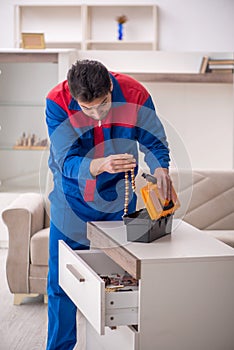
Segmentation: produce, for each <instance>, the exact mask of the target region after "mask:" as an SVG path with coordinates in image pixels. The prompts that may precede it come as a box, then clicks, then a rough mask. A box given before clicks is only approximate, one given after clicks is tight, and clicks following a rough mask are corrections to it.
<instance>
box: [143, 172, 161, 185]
mask: <svg viewBox="0 0 234 350" xmlns="http://www.w3.org/2000/svg"><path fill="white" fill-rule="evenodd" d="M141 176H143V177H144V179H146V181H149V182H152V183H153V184H156V183H157V179H156V178H155V177H154V176H153V175H150V174H146V173H143V174H142V175H141Z"/></svg>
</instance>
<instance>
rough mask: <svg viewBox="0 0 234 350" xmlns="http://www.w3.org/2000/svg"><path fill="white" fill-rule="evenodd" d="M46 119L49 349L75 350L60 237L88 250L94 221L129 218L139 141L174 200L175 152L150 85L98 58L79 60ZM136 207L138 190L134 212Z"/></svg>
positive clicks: (52, 96) (52, 98)
mask: <svg viewBox="0 0 234 350" xmlns="http://www.w3.org/2000/svg"><path fill="white" fill-rule="evenodd" d="M46 122H47V126H48V133H49V137H50V144H51V148H50V159H49V166H50V169H51V170H52V173H53V179H54V189H53V191H52V193H51V194H50V202H51V213H50V215H51V226H50V247H49V275H48V340H47V350H52V349H56V350H58V349H61V350H62V349H64V350H70V349H73V348H74V346H75V343H76V307H75V305H74V304H73V303H72V301H71V300H70V299H69V298H68V297H67V296H66V294H65V293H64V292H63V290H62V289H61V288H60V287H59V285H58V240H59V239H62V240H64V241H65V242H66V243H67V244H68V245H69V246H70V247H71V248H73V249H88V248H89V241H88V240H87V237H86V223H87V222H88V221H95V220H102V221H103V220H110V221H111V220H122V216H123V208H124V175H125V172H130V171H132V169H134V172H135V175H136V174H137V170H138V165H137V163H138V146H139V148H140V150H141V151H142V152H144V154H145V162H146V163H147V164H148V166H149V167H150V171H151V173H152V174H153V175H154V176H155V177H156V178H157V182H158V186H159V187H161V190H162V191H163V193H164V197H165V198H168V199H170V197H171V194H170V188H171V181H170V177H169V174H168V166H169V150H168V145H167V141H166V136H165V132H164V129H163V126H162V124H161V122H160V121H159V119H158V117H157V115H156V112H155V109H154V105H153V102H152V99H151V97H150V95H149V93H148V92H147V90H146V89H145V88H144V87H143V86H142V85H141V84H140V83H138V82H137V81H136V80H134V79H132V78H130V77H128V76H126V75H123V74H119V73H113V72H108V70H107V68H106V67H105V66H104V65H103V64H102V63H100V62H97V61H91V60H83V61H77V62H76V63H75V64H74V65H73V66H72V67H71V69H70V70H69V72H68V75H67V80H66V81H64V82H62V83H60V84H59V85H57V86H56V87H55V88H54V89H53V90H52V91H51V92H50V93H49V94H48V96H47V100H46ZM135 207H136V195H135V194H134V193H133V191H131V190H130V193H129V203H128V211H129V212H134V211H135Z"/></svg>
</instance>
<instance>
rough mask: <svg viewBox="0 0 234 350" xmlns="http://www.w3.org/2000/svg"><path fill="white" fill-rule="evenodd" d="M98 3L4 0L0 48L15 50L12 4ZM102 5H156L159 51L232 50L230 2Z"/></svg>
mask: <svg viewBox="0 0 234 350" xmlns="http://www.w3.org/2000/svg"><path fill="white" fill-rule="evenodd" d="M40 3H44V4H59V3H73V4H76V3H78V4H80V3H92V4H95V3H100V1H99V0H92V1H87V0H86V1H85V0H83V1H74V0H73V1H62V0H60V1H58V0H57V1H56V0H47V1H45V0H44V1H39V0H30V1H26V0H5V1H1V9H0V33H1V35H0V47H1V48H4V47H5V48H9V47H14V5H15V4H40ZM101 3H106V4H110V3H118V4H120V3H124V4H126V3H145V4H146V3H156V4H157V5H158V7H159V49H160V50H163V51H207V50H208V51H233V48H234V29H233V13H234V1H233V0H196V1H195V0H156V1H150V0H144V1H141V0H134V1H133V0H131V1H123V0H122V1H116V0H115V1H110V0H106V1H105V0H102V1H101Z"/></svg>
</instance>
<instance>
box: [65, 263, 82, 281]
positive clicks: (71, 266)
mask: <svg viewBox="0 0 234 350" xmlns="http://www.w3.org/2000/svg"><path fill="white" fill-rule="evenodd" d="M66 268H67V269H68V271H70V272H71V273H72V274H73V276H75V277H76V278H77V279H78V281H79V282H85V278H84V277H83V276H82V275H81V274H80V273H79V272H78V271H77V269H76V268H75V267H74V266H73V265H71V264H66Z"/></svg>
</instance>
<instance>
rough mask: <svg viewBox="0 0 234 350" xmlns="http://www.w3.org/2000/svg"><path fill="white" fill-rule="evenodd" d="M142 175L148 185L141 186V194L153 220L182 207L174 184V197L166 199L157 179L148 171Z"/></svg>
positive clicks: (172, 193)
mask: <svg viewBox="0 0 234 350" xmlns="http://www.w3.org/2000/svg"><path fill="white" fill-rule="evenodd" d="M142 176H143V177H144V178H145V179H146V181H147V185H146V186H144V187H142V188H141V190H140V191H141V196H142V199H143V201H144V203H145V206H146V209H147V211H148V213H149V216H150V218H151V220H158V219H160V218H161V217H166V216H168V215H171V214H173V213H174V212H175V211H176V209H178V208H179V207H180V203H179V200H178V197H177V194H176V191H175V189H174V187H173V185H171V186H172V187H171V196H172V198H171V199H170V200H168V199H164V198H163V196H162V194H161V193H160V192H161V191H160V190H159V188H158V186H157V179H156V178H155V177H154V176H152V175H149V174H146V173H143V174H142Z"/></svg>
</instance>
